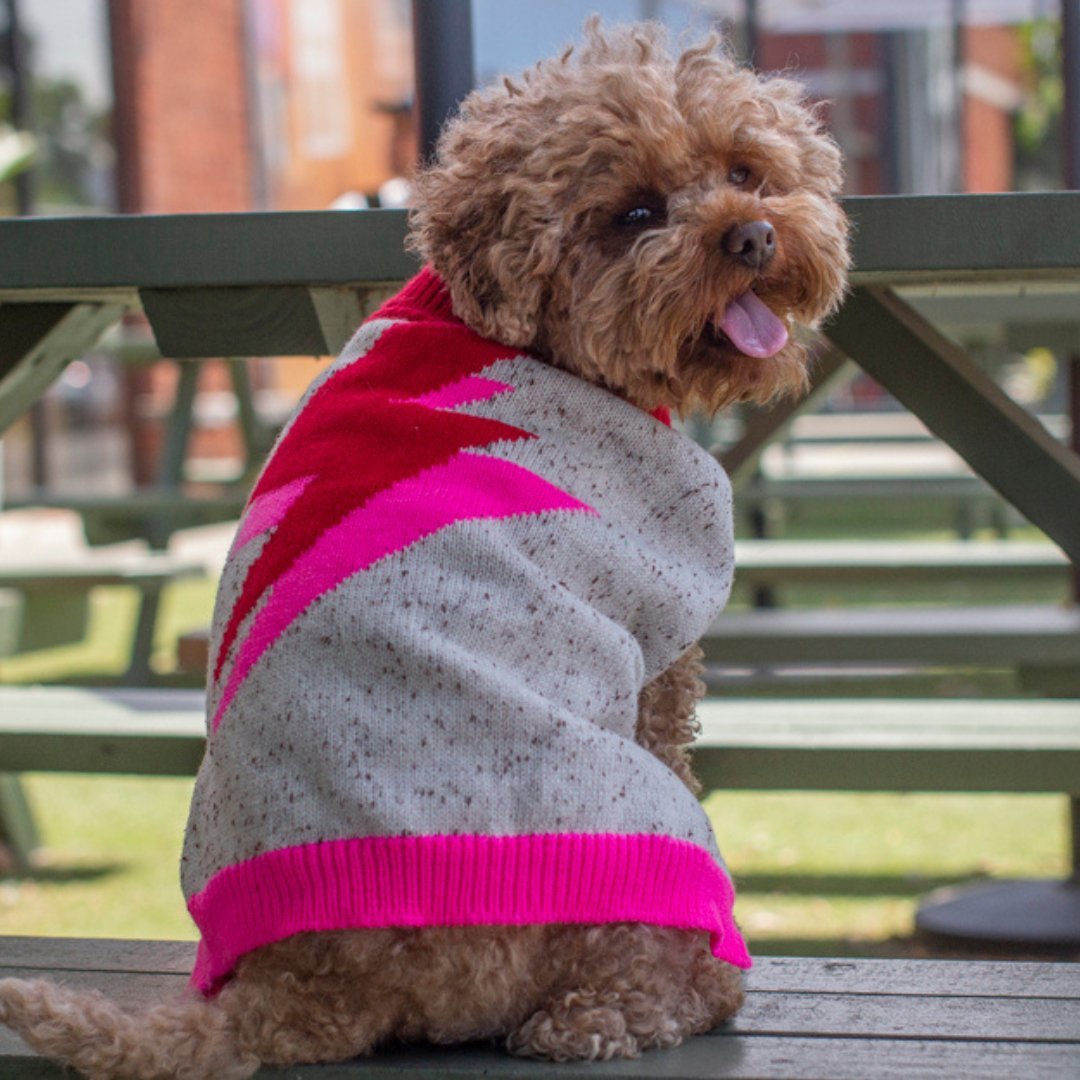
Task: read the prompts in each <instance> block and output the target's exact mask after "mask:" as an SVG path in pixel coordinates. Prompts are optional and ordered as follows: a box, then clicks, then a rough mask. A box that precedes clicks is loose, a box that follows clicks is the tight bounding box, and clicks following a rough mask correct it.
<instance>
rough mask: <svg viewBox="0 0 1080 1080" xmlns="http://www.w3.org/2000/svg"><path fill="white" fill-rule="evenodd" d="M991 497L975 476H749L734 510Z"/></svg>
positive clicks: (737, 491) (737, 489) (987, 487)
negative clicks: (763, 504) (767, 503)
mask: <svg viewBox="0 0 1080 1080" xmlns="http://www.w3.org/2000/svg"><path fill="white" fill-rule="evenodd" d="M980 497H981V498H993V497H995V496H994V493H993V491H992V490H991V488H990V487H989V486H988V485H987V484H986V483H985V482H984V481H983V480H980V479H979V477H977V476H962V475H959V476H866V475H849V476H843V475H839V476H838V475H832V476H763V475H755V476H752V477H750V478H748V479H746V480H745V481H743V482H742V483H740V484H739V485H738V486H737V487H736V492H735V505H736V509H739V507H740V506H741V505H742V504H744V503H749V502H756V501H761V500H767V499H776V500H778V501H780V502H800V501H822V502H843V501H844V500H846V499H888V500H890V501H899V500H902V499H908V500H918V501H920V502H922V501H927V500H935V501H940V500H951V499H970V498H980Z"/></svg>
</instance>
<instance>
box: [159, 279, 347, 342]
mask: <svg viewBox="0 0 1080 1080" xmlns="http://www.w3.org/2000/svg"><path fill="white" fill-rule="evenodd" d="M139 295H140V297H141V298H142V304H143V310H144V311H145V312H146V316H147V318H149V320H150V325H151V326H152V327H153V330H154V338H155V339H156V341H157V343H158V348H159V349H161V351H162V353H163V354H164V355H165V356H171V357H205V356H260V355H285V356H292V355H303V354H307V355H309V356H322V355H325V354H328V353H330V352H333V351H335V349H334V347H333V346H332V345H331V343H330V342H328V341H327V340H326V337H325V336H324V334H323V329H322V325H321V323H320V322H319V318H318V314H317V312H316V310H315V306H314V304H313V303H312V300H311V296H310V295H309V291H308V288H307V286H306V285H295V286H288V285H265V286H259V287H251V286H247V287H238V288H214V289H200V288H187V289H147V288H143V289H140V290H139Z"/></svg>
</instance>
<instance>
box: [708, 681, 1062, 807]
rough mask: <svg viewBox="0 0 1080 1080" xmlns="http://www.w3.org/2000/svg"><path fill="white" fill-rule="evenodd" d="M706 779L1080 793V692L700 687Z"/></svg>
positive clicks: (764, 784)
mask: <svg viewBox="0 0 1080 1080" xmlns="http://www.w3.org/2000/svg"><path fill="white" fill-rule="evenodd" d="M698 718H699V720H700V721H701V726H702V731H701V736H700V738H699V739H698V741H697V743H696V745H695V749H694V769H695V771H696V772H697V774H698V777H699V778H700V780H701V782H702V785H703V787H704V789H705V790H706V791H724V790H737V789H740V790H763V791H775V790H780V791H784V790H787V791H969V792H979V791H985V792H995V791H1015V792H1054V793H1064V794H1069V795H1077V794H1080V703H1077V702H1072V701H1053V702H1045V701H1017V702H1008V701H950V700H939V699H930V700H923V699H910V700H895V701H890V700H877V699H845V700H830V701H799V700H795V701H788V700H769V699H745V700H744V699H727V700H724V699H708V700H706V701H704V702H702V703H701V704H700V705H699V706H698Z"/></svg>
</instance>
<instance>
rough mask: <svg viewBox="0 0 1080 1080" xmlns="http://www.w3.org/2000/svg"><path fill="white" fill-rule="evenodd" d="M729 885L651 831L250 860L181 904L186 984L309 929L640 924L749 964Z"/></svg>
mask: <svg viewBox="0 0 1080 1080" xmlns="http://www.w3.org/2000/svg"><path fill="white" fill-rule="evenodd" d="M734 898H735V897H734V889H733V888H732V885H731V882H730V880H729V879H728V877H727V875H726V874H725V873H724V871H723V870H722V869H721V868H720V867H719V866H718V865H717V863H716V862H715V861H714V859H713V858H712V856H711V855H710V854H709V853H708V852H707V851H705V850H704V849H703V848H700V847H698V846H697V845H696V844H691V843H688V842H687V841H683V840H673V839H671V838H670V837H666V836H653V835H649V834H641V835H622V834H613V833H602V834H595V835H594V834H569V835H563V834H559V835H543V836H417V837H410V836H400V837H367V838H361V839H353V840H332V841H326V842H324V843H321V844H307V845H302V846H298V847H292V848H285V849H283V850H280V851H273V852H269V853H267V854H265V855H259V856H256V857H255V858H253V859H249V860H248V861H246V862H243V863H240V864H238V865H236V866H230V867H227V868H226V869H225V870H223V871H221V872H220V873H219V874H217V875H215V876H214V877H213V878H212V879H211V880H210V882H209V883H208V884H207V886H206V888H205V889H203V891H202V892H200V893H197V894H196V895H195V896H192V897H191V899H190V901H189V902H188V910H189V911H190V912H191V916H192V918H193V919H194V920H195V922H196V924H197V925H198V927H199V929H200V931H201V932H202V941H201V942H200V943H199V952H198V957H197V959H196V962H195V970H194V972H193V973H192V976H191V981H192V983H193V985H194V986H195V987H197V988H198V989H199V990H201V991H202V992H203V993H207V994H209V993H212V992H214V991H215V990H216V989H217V988H219V987H220V985H221V983H222V982H223V981H224V980H225V979H226V978H227V977H228V976H229V974H230V973H231V971H232V970H233V968H234V967H235V965H236V962H237V960H238V959H239V958H240V957H241V956H243V955H244V954H245V953H247V952H249V951H250V950H252V949H256V948H259V947H260V946H262V945H267V944H270V943H271V942H274V941H280V940H281V939H283V938H286V937H289V936H290V935H292V934H298V933H301V932H303V931H309V930H340V929H346V928H360V927H365V928H375V927H403V926H482V925H493V926H508V925H509V926H520V925H525V924H531V923H610V922H643V923H651V924H653V925H656V926H676V927H680V928H682V929H686V930H703V931H708V932H709V933H710V934H711V936H712V950H713V953H714V955H715V956H717V957H718V958H719V959H721V960H726V961H728V962H729V963H732V964H735V965H736V966H738V967H742V968H747V967H749V966H750V955H749V953H748V952H747V949H746V944H745V942H744V941H743V939H742V935H741V934H740V933H739V931H738V929H737V928H736V926H735V923H734V921H733V920H732V915H731V908H732V904H733V902H734Z"/></svg>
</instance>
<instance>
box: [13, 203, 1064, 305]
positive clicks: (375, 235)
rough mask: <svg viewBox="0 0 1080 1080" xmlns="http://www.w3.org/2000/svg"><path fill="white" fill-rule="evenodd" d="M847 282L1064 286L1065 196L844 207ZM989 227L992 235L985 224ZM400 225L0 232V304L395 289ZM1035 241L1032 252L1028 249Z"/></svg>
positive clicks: (381, 213) (78, 223)
mask: <svg viewBox="0 0 1080 1080" xmlns="http://www.w3.org/2000/svg"><path fill="white" fill-rule="evenodd" d="M844 205H845V209H846V210H847V212H848V215H849V216H850V218H851V220H852V222H853V224H854V226H855V230H854V236H853V255H854V262H855V268H854V272H853V277H854V281H855V282H856V283H859V284H861V283H873V282H878V281H881V280H883V279H887V280H889V281H905V282H917V281H928V282H935V281H942V280H949V279H954V278H957V277H964V278H970V277H972V276H975V275H979V276H983V277H988V278H992V277H997V276H1007V277H1008V276H1011V277H1023V278H1031V277H1053V278H1057V279H1059V280H1060V279H1062V278H1068V277H1073V276H1076V274H1077V271H1078V269H1080V267H1078V261H1080V260H1078V256H1077V249H1076V245H1075V243H1074V242H1073V238H1074V237H1075V236H1076V235H1078V234H1080V196H1078V195H1077V194H1076V193H1074V192H1040V193H1032V194H1002V195H944V196H884V197H876V196H875V197H866V196H864V197H855V198H849V199H847V200H845V203H844ZM988 223H992V224H993V227H992V228H990V227H988ZM405 232H406V214H405V212H404V211H400V210H366V211H363V212H358V213H342V212H338V211H311V212H299V213H297V212H286V213H247V214H178V215H161V216H155V215H145V216H124V215H117V216H113V217H108V218H34V219H24V220H18V219H8V220H5V221H2V222H0V248H2V250H3V251H4V253H5V257H4V260H3V264H2V265H0V299H4V298H10V297H11V296H12V295H24V296H25V295H26V294H27V290H29V291H30V292H31V293H38V294H41V293H48V292H50V291H54V292H55V291H64V292H68V291H70V290H72V289H77V290H83V291H88V292H91V293H95V291H96V292H100V291H102V290H104V291H106V292H108V291H109V290H114V289H117V290H123V289H125V288H126V289H128V290H129V295H130V291H131V290H134V289H135V288H136V287H137V286H143V287H146V288H182V287H189V286H191V287H217V286H235V285H238V284H252V285H282V284H286V285H288V284H315V285H342V284H368V283H371V284H374V283H388V282H395V281H402V280H404V279H405V278H406V277H408V276H410V275H411V274H412V273H414V272H415V269H416V267H417V263H416V261H415V259H414V257H413V256H411V255H409V254H408V253H407V252H405V250H404V238H405ZM1032 237H1038V243H1033V242H1032Z"/></svg>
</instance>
